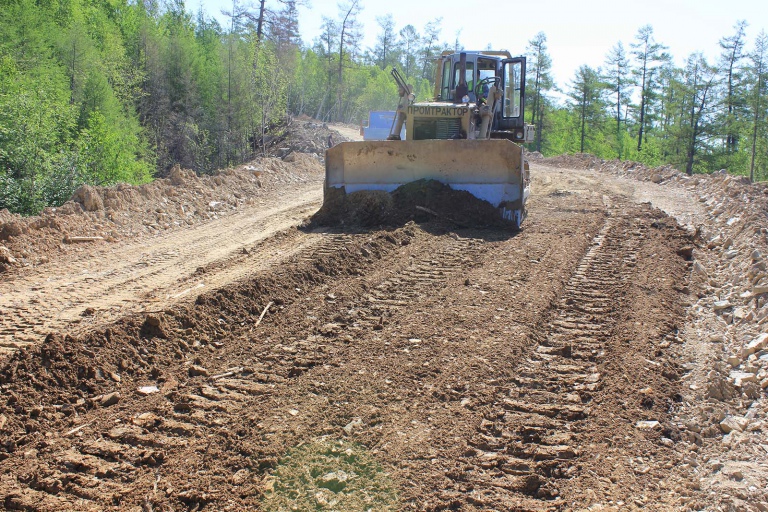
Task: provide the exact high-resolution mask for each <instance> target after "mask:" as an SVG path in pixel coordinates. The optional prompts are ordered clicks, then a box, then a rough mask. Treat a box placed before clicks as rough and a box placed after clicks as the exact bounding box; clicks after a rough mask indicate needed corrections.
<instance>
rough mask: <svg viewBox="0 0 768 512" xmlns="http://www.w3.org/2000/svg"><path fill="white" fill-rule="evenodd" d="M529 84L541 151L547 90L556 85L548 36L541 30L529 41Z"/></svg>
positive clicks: (527, 87)
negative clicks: (548, 48) (548, 51)
mask: <svg viewBox="0 0 768 512" xmlns="http://www.w3.org/2000/svg"><path fill="white" fill-rule="evenodd" d="M527 53H528V62H527V63H528V71H527V72H526V75H527V77H528V84H527V86H526V92H527V94H528V98H527V99H526V103H527V104H528V105H530V106H531V108H530V112H531V124H532V125H534V126H535V127H536V141H535V142H534V148H535V150H536V151H539V152H540V151H541V140H542V136H543V134H542V132H543V126H544V111H545V106H546V102H547V100H546V96H545V92H546V91H549V90H550V89H552V88H553V87H554V82H553V81H552V76H551V75H550V72H551V70H552V59H551V58H550V56H549V54H548V53H547V36H546V35H545V34H544V32H539V33H538V34H536V35H535V36H534V38H533V39H531V40H530V41H528V48H527Z"/></svg>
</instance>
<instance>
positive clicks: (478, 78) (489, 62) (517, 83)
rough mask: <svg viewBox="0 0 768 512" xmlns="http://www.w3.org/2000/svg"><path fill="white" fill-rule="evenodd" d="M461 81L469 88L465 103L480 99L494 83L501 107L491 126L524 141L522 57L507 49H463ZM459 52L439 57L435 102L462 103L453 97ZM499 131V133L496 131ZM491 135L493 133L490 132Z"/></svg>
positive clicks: (458, 72)
mask: <svg viewBox="0 0 768 512" xmlns="http://www.w3.org/2000/svg"><path fill="white" fill-rule="evenodd" d="M465 53H466V70H465V73H464V81H465V82H466V84H467V88H468V90H469V93H468V95H467V96H468V99H469V103H482V102H484V101H485V100H486V98H487V94H488V90H489V89H490V87H491V86H492V85H494V84H496V85H497V86H498V87H500V88H501V91H502V94H503V97H502V108H501V109H499V111H498V112H496V113H495V114H494V119H493V126H492V130H494V131H503V132H505V131H511V132H512V137H509V136H507V134H504V138H511V139H512V140H515V141H517V142H527V141H526V140H525V139H527V138H528V137H526V135H527V133H526V130H525V119H524V115H523V113H524V112H525V57H512V56H511V55H510V54H509V52H492V51H487V52H465ZM459 56H460V54H458V53H449V52H444V53H443V55H442V56H441V58H440V61H439V70H440V71H439V73H438V77H437V78H438V81H437V83H436V86H435V99H436V100H437V101H438V102H449V103H462V102H463V100H464V99H466V98H457V97H456V88H457V86H458V84H459V82H460V80H461V66H460V60H459ZM499 135H501V134H499ZM492 137H493V135H492Z"/></svg>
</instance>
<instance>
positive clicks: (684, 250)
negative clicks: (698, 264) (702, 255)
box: [677, 245, 693, 261]
mask: <svg viewBox="0 0 768 512" xmlns="http://www.w3.org/2000/svg"><path fill="white" fill-rule="evenodd" d="M677 254H678V256H682V257H683V258H685V259H686V260H687V261H691V260H692V259H693V246H692V245H686V246H685V247H681V248H680V249H678V250H677Z"/></svg>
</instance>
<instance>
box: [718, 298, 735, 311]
mask: <svg viewBox="0 0 768 512" xmlns="http://www.w3.org/2000/svg"><path fill="white" fill-rule="evenodd" d="M731 306H733V304H731V302H730V301H728V300H718V301H715V303H714V304H713V307H714V308H715V311H720V310H721V309H728V308H730V307H731Z"/></svg>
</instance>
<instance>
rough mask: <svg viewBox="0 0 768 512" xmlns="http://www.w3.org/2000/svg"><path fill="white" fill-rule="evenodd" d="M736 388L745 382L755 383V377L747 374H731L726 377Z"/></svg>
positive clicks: (752, 374)
mask: <svg viewBox="0 0 768 512" xmlns="http://www.w3.org/2000/svg"><path fill="white" fill-rule="evenodd" d="M728 377H729V378H730V379H731V380H733V384H734V385H735V386H736V387H741V385H742V384H744V383H745V382H757V376H756V375H755V374H754V373H748V372H731V373H730V375H729V376H728Z"/></svg>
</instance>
